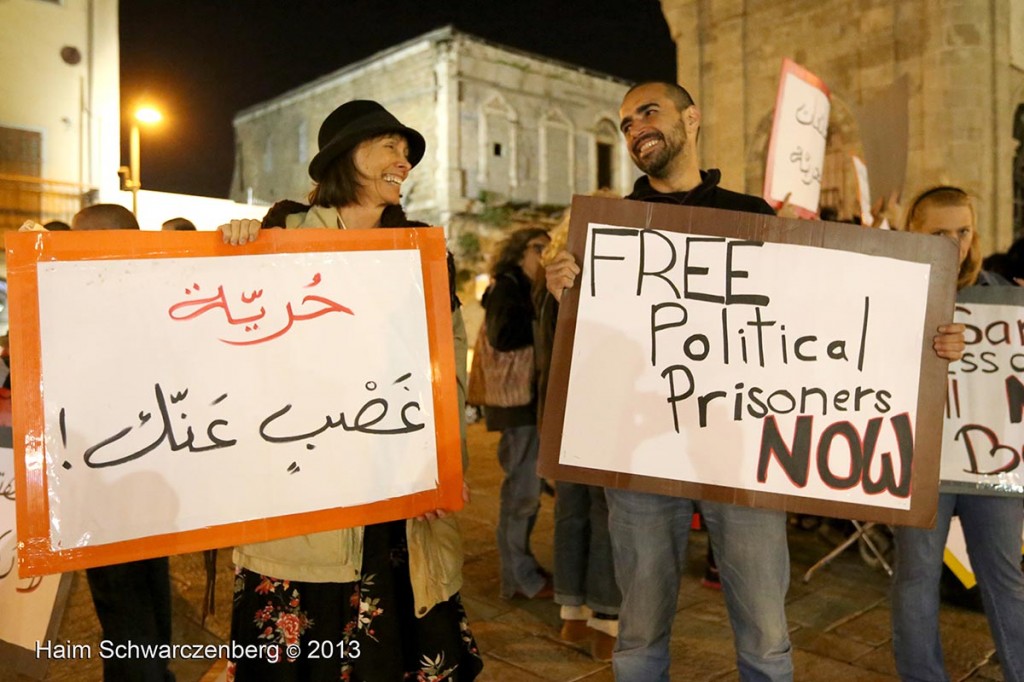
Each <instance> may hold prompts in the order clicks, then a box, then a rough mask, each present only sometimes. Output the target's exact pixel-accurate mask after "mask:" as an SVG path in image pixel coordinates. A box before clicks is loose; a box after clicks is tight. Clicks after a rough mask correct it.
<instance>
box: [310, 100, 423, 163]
mask: <svg viewBox="0 0 1024 682" xmlns="http://www.w3.org/2000/svg"><path fill="white" fill-rule="evenodd" d="M388 133H398V134H399V135H401V136H403V137H404V138H405V139H406V141H407V142H408V143H409V163H410V164H411V165H413V166H415V165H416V164H417V163H419V162H420V159H422V158H423V151H424V149H425V148H426V146H427V143H426V142H424V140H423V136H422V135H420V134H419V133H418V132H416V131H415V130H413V129H412V128H407V127H405V126H404V125H402V123H401V122H400V121H399V120H398V119H397V118H395V117H394V116H392V115H391V113H390V112H389V111H388V110H387V109H385V108H384V107H382V106H381V105H380V104H378V103H377V102H373V101H370V100H367V99H354V100H352V101H351V102H345V103H344V104H342V105H341V106H340V107H338V108H337V109H335V110H334V111H332V112H331V114H330V115H329V116H328V117H327V118H325V119H324V122H323V124H322V125H321V126H320V133H319V134H318V135H317V144H318V145H319V147H320V151H319V152H317V155H316V156H314V157H313V160H312V161H310V162H309V176H310V177H311V178H313V180H315V181H317V182H320V180H322V179H323V176H324V173H325V172H326V171H327V168H328V166H330V165H331V163H332V162H333V161H334V160H335V159H337V158H338V157H339V156H341V155H342V154H344V153H345V152H347V151H348V150H349V149H351V148H352V147H355V146H356V145H357V144H359V143H360V142H362V141H363V140H366V139H369V138H371V137H377V136H378V135H386V134H388Z"/></svg>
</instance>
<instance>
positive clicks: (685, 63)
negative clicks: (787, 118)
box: [661, 0, 1024, 252]
mask: <svg viewBox="0 0 1024 682" xmlns="http://www.w3.org/2000/svg"><path fill="white" fill-rule="evenodd" d="M661 4H662V11H663V13H664V15H665V18H666V20H667V22H668V24H669V28H670V30H671V33H672V37H673V39H674V40H675V43H676V45H677V53H678V77H679V82H680V83H681V84H683V85H684V86H686V87H687V88H688V89H690V90H691V92H692V94H693V96H694V97H695V98H696V100H697V102H698V104H699V105H700V107H701V109H702V111H703V114H704V119H703V120H704V122H703V129H702V132H701V152H702V155H703V159H704V160H705V163H706V164H707V165H711V166H717V167H719V168H721V169H722V171H723V174H724V182H725V183H726V184H727V185H731V186H733V187H735V188H737V189H744V190H745V191H747V192H751V193H753V194H760V193H761V190H762V185H763V178H764V170H765V156H766V150H767V145H768V136H769V133H770V130H771V121H772V114H773V107H774V105H775V96H776V90H777V87H778V79H779V69H780V65H781V62H782V59H783V58H784V57H790V58H792V59H794V60H795V61H797V62H798V63H800V64H802V65H803V66H805V67H807V68H808V69H810V70H811V71H812V72H814V73H816V74H817V75H818V76H820V77H821V78H822V79H823V80H824V81H825V83H826V84H827V85H828V86H829V88H830V90H831V92H832V98H833V99H832V102H833V104H832V117H831V121H830V131H829V132H830V134H829V147H828V158H827V160H826V167H825V172H824V175H825V180H824V182H823V203H833V204H834V205H836V206H837V208H839V209H840V212H841V213H843V212H845V213H846V215H849V214H850V213H851V212H852V205H853V203H854V201H855V198H854V197H851V196H850V190H851V187H852V186H853V184H852V182H853V181H852V173H853V171H852V168H850V164H849V162H848V159H849V152H860V151H862V146H863V145H862V138H863V135H864V131H862V130H861V129H860V128H859V125H860V124H859V123H858V120H859V118H858V116H857V111H858V110H860V109H861V108H862V107H864V106H865V105H867V104H869V103H871V102H872V101H875V100H877V99H878V98H879V97H882V96H884V95H885V94H886V93H888V92H891V88H892V86H893V85H894V84H897V83H899V82H900V81H901V79H903V78H905V79H906V80H905V82H906V89H905V92H906V93H907V94H906V96H905V97H904V103H903V106H904V108H905V110H906V112H907V116H906V121H905V124H906V128H907V144H906V174H905V182H904V185H903V188H904V191H903V196H904V197H908V196H910V195H911V194H913V193H915V192H917V191H918V190H920V189H922V188H924V187H925V186H927V185H932V184H936V183H938V182H947V183H955V184H960V185H963V186H964V187H966V188H967V189H968V190H970V191H971V192H973V193H974V194H975V195H976V196H977V197H978V213H979V216H978V218H979V228H980V231H981V234H982V240H983V246H984V250H985V251H986V252H989V251H992V250H996V249H1005V248H1006V247H1007V246H1009V244H1010V242H1011V240H1012V239H1013V237H1014V234H1015V232H1016V234H1017V235H1018V236H1020V235H1021V233H1022V232H1024V224H1022V222H1021V221H1024V211H1021V209H1020V208H1019V207H1018V211H1017V221H1018V222H1017V224H1016V226H1014V195H1015V192H1014V162H1015V159H1014V157H1015V153H1018V152H1017V148H1018V140H1019V139H1020V138H1024V133H1021V132H1020V131H1021V130H1022V128H1021V124H1019V123H1018V126H1017V130H1015V129H1014V117H1015V112H1016V110H1017V108H1018V106H1020V104H1021V103H1024V0H935V1H934V2H931V1H929V2H926V1H925V0H815V1H811V0H783V1H782V2H779V1H776V0H661ZM1015 135H1016V136H1017V139H1015ZM1018 154H1019V153H1018ZM1017 163H1018V164H1020V163H1021V161H1020V157H1019V156H1018V158H1017ZM830 166H831V169H830ZM1018 174H1020V171H1018ZM1022 181H1024V178H1022ZM1017 198H1018V200H1024V190H1021V189H1018V194H1017Z"/></svg>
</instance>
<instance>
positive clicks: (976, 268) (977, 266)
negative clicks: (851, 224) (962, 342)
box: [903, 185, 981, 289]
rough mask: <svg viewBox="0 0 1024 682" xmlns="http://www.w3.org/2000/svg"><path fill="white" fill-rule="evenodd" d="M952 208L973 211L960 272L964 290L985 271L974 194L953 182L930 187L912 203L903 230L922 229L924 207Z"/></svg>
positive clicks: (916, 230)
mask: <svg viewBox="0 0 1024 682" xmlns="http://www.w3.org/2000/svg"><path fill="white" fill-rule="evenodd" d="M929 206H930V207H932V208H950V207H954V208H955V207H959V206H966V207H967V208H969V209H970V211H971V247H970V249H968V251H967V258H965V259H964V262H963V263H962V264H961V265H960V273H959V274H958V275H957V279H956V288H957V289H963V288H964V287H969V286H971V285H972V284H974V283H975V282H977V281H978V274H979V273H980V272H981V244H980V242H979V240H978V226H977V214H976V213H975V210H974V200H973V199H972V198H971V195H970V194H968V193H967V192H966V191H964V190H962V189H960V188H959V187H953V186H952V185H939V186H937V187H932V188H931V189H927V190H925V191H923V192H921V193H920V194H918V195H917V196H916V197H914V200H913V201H912V202H911V203H910V208H909V209H908V210H907V217H906V219H905V220H904V223H903V229H904V230H906V231H908V232H921V231H922V226H923V223H924V213H925V211H924V208H925V207H929Z"/></svg>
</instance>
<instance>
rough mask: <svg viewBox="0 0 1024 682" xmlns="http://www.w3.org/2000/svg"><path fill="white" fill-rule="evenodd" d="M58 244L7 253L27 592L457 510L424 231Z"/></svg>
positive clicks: (444, 332)
mask: <svg viewBox="0 0 1024 682" xmlns="http://www.w3.org/2000/svg"><path fill="white" fill-rule="evenodd" d="M167 234H170V233H167ZM62 236H67V235H57V239H53V236H52V235H43V236H41V237H38V236H33V235H26V237H28V239H25V240H12V239H11V237H10V236H9V237H8V262H9V263H12V262H13V263H14V274H12V277H11V290H12V292H15V294H14V295H15V296H17V297H18V298H17V305H12V313H13V314H14V316H13V317H12V323H11V328H12V332H13V333H14V334H19V335H21V336H19V337H16V339H19V340H20V341H21V343H20V345H15V348H32V347H33V346H35V347H36V348H38V349H39V350H38V353H37V354H35V358H36V362H38V365H37V368H34V367H32V366H31V365H28V366H22V365H21V364H19V363H20V362H22V361H23V359H24V358H23V354H22V353H16V354H15V356H14V358H13V359H14V362H15V366H14V377H15V382H14V387H15V391H16V393H15V400H16V405H17V406H18V407H17V409H16V412H15V432H16V433H19V430H22V431H23V432H24V433H25V434H26V436H25V438H21V437H19V438H18V439H16V442H19V443H22V442H24V443H27V446H25V451H24V452H23V453H20V454H21V456H22V457H23V459H24V461H25V468H24V472H35V471H37V470H39V472H40V474H41V476H39V481H38V483H37V484H36V485H35V486H33V485H32V483H33V479H32V477H31V476H30V477H29V481H28V483H29V485H28V486H27V490H28V494H29V495H30V496H31V497H32V499H31V500H30V501H29V502H28V504H29V505H30V506H29V508H27V509H26V512H27V514H26V529H27V530H28V529H29V528H31V531H34V532H28V533H23V535H25V536H26V537H29V538H32V539H34V540H35V541H36V542H37V543H38V545H35V544H34V545H31V546H30V550H32V551H35V550H37V549H38V551H39V553H40V556H39V560H38V561H36V556H34V555H31V554H30V556H29V557H27V558H26V559H25V560H23V572H25V571H33V570H41V569H47V570H48V569H50V568H54V567H56V566H60V565H69V566H74V567H79V566H83V565H94V564H96V563H100V562H105V563H110V562H111V561H120V560H123V559H119V558H117V557H119V556H121V555H122V554H127V555H128V556H130V557H131V558H143V557H144V556H159V555H163V554H168V553H176V552H180V551H195V550H198V549H204V548H210V547H218V546H230V545H232V544H236V543H241V542H251V541H254V540H261V539H269V538H271V537H282V536H285V535H296V534H301V533H306V532H311V531H314V530H325V529H328V528H338V527H344V526H351V525H364V524H365V523H368V522H370V521H369V520H368V519H374V520H375V521H374V522H377V521H384V520H391V519H395V518H406V517H408V516H414V515H417V514H420V513H423V512H425V511H429V510H433V509H437V508H447V509H455V508H458V507H459V506H460V504H459V503H458V500H459V499H461V495H460V487H461V486H460V482H461V461H460V459H461V452H460V447H459V437H458V411H457V408H456V405H455V382H454V376H455V374H454V346H453V342H452V336H451V317H450V305H449V299H448V286H447V267H446V265H445V247H444V239H443V234H442V232H441V231H440V230H435V229H431V230H390V229H389V230H367V231H353V232H341V231H335V230H302V231H296V232H285V231H277V230H271V231H267V232H264V233H262V234H261V236H260V239H259V240H258V241H257V242H256V243H255V244H254V245H253V246H255V247H257V248H255V249H251V248H248V247H243V248H234V249H233V248H231V247H227V246H225V245H224V244H223V243H221V241H220V240H219V238H218V235H213V234H211V235H198V236H199V237H200V238H201V239H202V241H199V240H197V239H195V237H196V236H197V235H187V236H191V237H193V239H190V240H187V241H182V240H180V239H179V240H173V239H172V240H168V241H160V240H159V239H154V237H157V235H156V234H148V233H143V234H119V235H117V240H116V241H114V240H106V241H105V242H104V243H102V244H101V243H100V241H102V237H101V236H100V235H97V234H95V233H89V234H82V235H81V237H83V238H84V239H78V240H66V239H64V240H62V239H60V237H62ZM71 236H74V235H71ZM98 237H99V238H100V241H97V238H98ZM198 256H202V257H198ZM26 261H27V262H26ZM9 267H10V266H9ZM32 285H35V286H34V287H33V286H32ZM33 303H35V304H36V305H35V306H32V307H31V308H30V309H26V308H25V306H27V305H31V304H33ZM32 314H37V315H38V318H37V321H33V320H32V319H31V317H30V315H32ZM33 323H34V324H33ZM32 327H35V328H36V329H38V332H37V334H38V336H37V337H35V339H33V337H32V336H31V335H29V334H27V333H26V330H27V329H30V328H32ZM26 337H27V338H26ZM31 355H33V354H32V353H25V354H24V357H28V356H31ZM33 370H35V371H36V372H38V375H37V376H38V377H39V378H37V379H35V380H33V376H32V375H33ZM20 377H25V379H21V378H20ZM40 379H41V385H42V395H41V397H33V396H32V395H30V394H28V395H26V394H22V393H19V392H17V390H18V387H19V386H33V385H35V386H39V385H40ZM33 399H35V400H38V401H39V404H38V408H37V409H36V406H34V405H32V404H31V401H32V400H33ZM23 406H24V409H22V408H23ZM36 414H38V415H39V419H38V420H37V421H33V420H32V415H36ZM19 419H22V420H23V421H21V422H19V421H18V420H19ZM37 443H38V447H36V444H37ZM439 454H440V457H441V459H440V461H439ZM21 475H25V473H19V476H21ZM19 480H20V479H19ZM20 486H21V484H20V483H19V487H20ZM325 510H340V511H334V512H327V511H325ZM21 511H22V510H21V507H20V506H19V532H21V530H22V519H21ZM301 514H306V515H307V516H304V517H303V516H298V517H297V516H295V515H301ZM30 519H31V522H32V523H34V524H37V525H30V524H29V520H30ZM217 529H221V530H219V531H218V530H217ZM39 536H41V537H39ZM156 538H161V539H160V541H157V540H156ZM132 543H134V544H132ZM168 546H170V547H172V548H174V550H173V551H171V552H169V551H168ZM129 550H130V551H129ZM115 555H117V556H115Z"/></svg>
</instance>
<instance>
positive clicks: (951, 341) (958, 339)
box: [932, 323, 966, 361]
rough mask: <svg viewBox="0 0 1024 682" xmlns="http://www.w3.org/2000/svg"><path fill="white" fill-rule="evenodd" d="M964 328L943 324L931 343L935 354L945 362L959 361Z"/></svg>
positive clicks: (962, 349)
mask: <svg viewBox="0 0 1024 682" xmlns="http://www.w3.org/2000/svg"><path fill="white" fill-rule="evenodd" d="M965 329H966V327H964V326H963V325H962V324H959V323H957V324H944V325H942V326H941V327H939V333H938V335H937V336H936V337H935V339H934V340H933V341H932V348H934V349H935V354H936V355H938V356H939V357H940V358H943V359H945V360H950V361H953V360H959V359H960V356H962V355H963V354H964V348H965V347H966V345H965V344H964V330H965Z"/></svg>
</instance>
